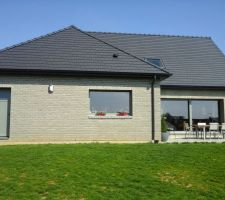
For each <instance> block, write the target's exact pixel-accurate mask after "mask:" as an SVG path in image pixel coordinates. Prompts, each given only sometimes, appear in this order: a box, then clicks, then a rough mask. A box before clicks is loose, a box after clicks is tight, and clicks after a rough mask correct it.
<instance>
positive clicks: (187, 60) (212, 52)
mask: <svg viewBox="0 0 225 200" xmlns="http://www.w3.org/2000/svg"><path fill="white" fill-rule="evenodd" d="M88 33H90V34H92V35H94V36H96V37H98V38H100V39H102V40H104V41H106V42H109V43H110V44H113V45H115V46H117V47H119V48H121V49H123V50H125V51H127V52H129V53H131V54H133V55H135V56H137V57H139V58H144V57H150V58H161V59H162V60H163V63H164V65H165V67H166V69H167V70H168V71H169V72H171V73H172V74H173V75H172V76H171V77H169V78H167V79H165V80H164V81H162V82H161V85H163V86H169V85H172V86H206V87H208V86H210V87H225V78H224V77H225V56H224V55H223V53H222V52H221V51H220V50H219V49H218V47H217V46H216V45H215V44H214V42H213V41H212V39H211V38H209V37H190V36H189V37H188V36H186V37H185V36H163V35H148V34H124V33H104V32H103V33H101V32H88Z"/></svg>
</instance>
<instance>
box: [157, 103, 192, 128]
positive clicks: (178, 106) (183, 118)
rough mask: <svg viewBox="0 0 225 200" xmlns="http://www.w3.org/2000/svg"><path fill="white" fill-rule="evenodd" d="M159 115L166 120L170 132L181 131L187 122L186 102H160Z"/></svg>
mask: <svg viewBox="0 0 225 200" xmlns="http://www.w3.org/2000/svg"><path fill="white" fill-rule="evenodd" d="M161 114H162V116H163V117H165V118H166V121H167V126H168V128H169V129H170V130H176V131H181V130H183V129H184V122H188V101H187V100H162V102H161Z"/></svg>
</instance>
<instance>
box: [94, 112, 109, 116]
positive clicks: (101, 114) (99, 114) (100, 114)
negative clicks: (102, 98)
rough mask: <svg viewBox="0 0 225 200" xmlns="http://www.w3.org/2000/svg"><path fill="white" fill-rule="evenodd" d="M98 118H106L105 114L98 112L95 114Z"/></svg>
mask: <svg viewBox="0 0 225 200" xmlns="http://www.w3.org/2000/svg"><path fill="white" fill-rule="evenodd" d="M95 115H96V116H105V115H106V114H105V112H96V113H95Z"/></svg>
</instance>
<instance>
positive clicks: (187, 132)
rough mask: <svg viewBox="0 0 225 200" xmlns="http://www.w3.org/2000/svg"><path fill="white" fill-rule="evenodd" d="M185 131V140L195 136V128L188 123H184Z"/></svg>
mask: <svg viewBox="0 0 225 200" xmlns="http://www.w3.org/2000/svg"><path fill="white" fill-rule="evenodd" d="M184 131H185V138H187V137H188V138H190V137H191V136H194V135H195V133H194V131H193V127H191V126H189V124H188V123H187V122H184Z"/></svg>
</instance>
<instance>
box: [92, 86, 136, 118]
mask: <svg viewBox="0 0 225 200" xmlns="http://www.w3.org/2000/svg"><path fill="white" fill-rule="evenodd" d="M90 109H91V113H98V112H103V113H106V114H107V113H108V114H109V113H110V114H117V113H127V114H128V115H131V113H132V110H131V92H130V91H101V90H94V91H90Z"/></svg>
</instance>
